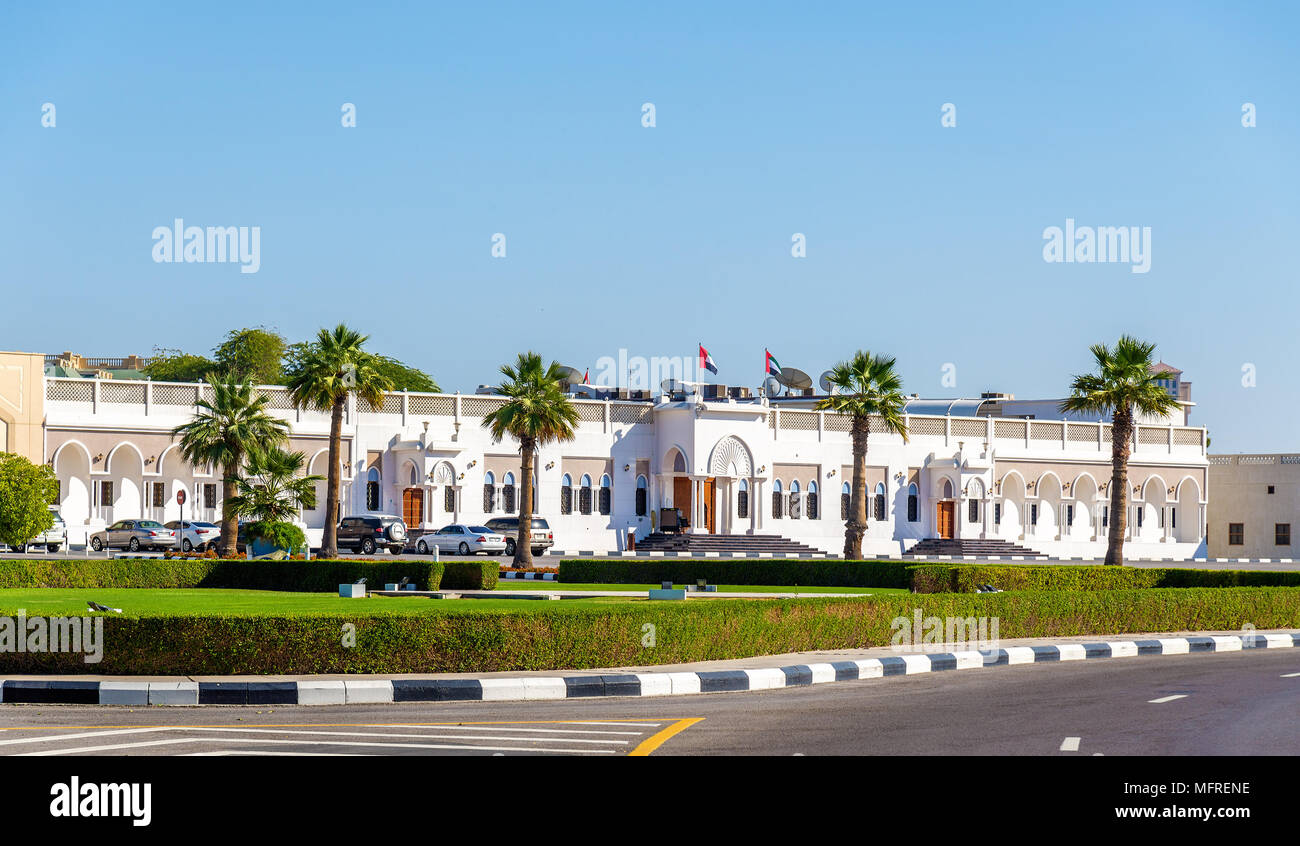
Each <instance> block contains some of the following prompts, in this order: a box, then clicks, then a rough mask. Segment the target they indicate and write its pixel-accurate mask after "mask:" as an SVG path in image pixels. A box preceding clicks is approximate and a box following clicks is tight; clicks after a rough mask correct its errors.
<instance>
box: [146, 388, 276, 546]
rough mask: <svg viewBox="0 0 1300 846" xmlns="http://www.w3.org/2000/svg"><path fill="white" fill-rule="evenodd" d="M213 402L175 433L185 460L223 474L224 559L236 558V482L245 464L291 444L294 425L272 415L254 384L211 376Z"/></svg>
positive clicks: (204, 403) (201, 406) (202, 402)
mask: <svg viewBox="0 0 1300 846" xmlns="http://www.w3.org/2000/svg"><path fill="white" fill-rule="evenodd" d="M208 385H209V386H210V387H211V389H212V395H213V396H212V399H211V400H206V399H205V400H200V401H199V404H198V410H197V411H196V413H195V415H194V419H193V420H191V421H190V422H188V423H183V424H181V425H180V426H177V427H176V428H175V429H173V430H172V437H173V438H176V437H179V438H180V439H181V455H182V456H183V457H184V458H185V460H186V461H188V462H189V463H190V464H192V465H194V466H198V467H203V466H208V465H212V466H219V467H221V469H222V481H221V498H222V500H223V505H222V509H221V547H220V552H221V555H222V556H224V557H233V556H234V554H235V552H236V548H237V541H238V533H239V515H237V514H236V513H235V510H234V509H233V508H229V507H226V505H225V503H228V502H229V501H230V500H231V498H232V497H234V496H235V492H236V481H237V479H238V478H239V473H240V470H241V469H242V468H243V464H244V460H245V459H246V458H247V457H249V456H250V455H253V454H255V453H257V452H259V451H261V450H265V449H268V448H269V447H271V446H274V445H277V444H281V443H285V442H287V441H288V439H289V424H287V423H285V422H284V421H283V420H281V419H280V418H278V417H275V416H274V415H272V414H270V413H268V412H267V410H266V404H267V398H266V397H265V396H262V395H260V394H258V393H257V391H256V390H254V388H253V385H252V383H251V382H248V381H240V380H238V379H236V378H235V377H234V376H232V375H230V374H226V375H225V376H223V377H221V378H217V377H216V376H212V377H209V379H208Z"/></svg>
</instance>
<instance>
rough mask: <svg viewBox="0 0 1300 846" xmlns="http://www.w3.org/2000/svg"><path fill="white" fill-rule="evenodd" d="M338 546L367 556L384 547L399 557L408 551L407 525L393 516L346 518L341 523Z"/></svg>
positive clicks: (371, 515)
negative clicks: (405, 550) (401, 553)
mask: <svg viewBox="0 0 1300 846" xmlns="http://www.w3.org/2000/svg"><path fill="white" fill-rule="evenodd" d="M338 545H339V547H340V548H342V549H350V550H352V551H353V552H361V553H364V554H366V555H369V554H371V553H372V552H374V551H375V550H376V549H378V548H380V547H383V548H385V549H387V550H388V551H389V552H391V553H393V554H394V555H397V554H398V553H399V552H401V551H402V550H404V549H406V524H405V523H403V522H402V518H401V517H396V516H394V515H392V514H365V515H362V516H359V517H344V518H343V521H342V522H341V523H339V532H338Z"/></svg>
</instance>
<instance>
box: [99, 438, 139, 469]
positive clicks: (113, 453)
mask: <svg viewBox="0 0 1300 846" xmlns="http://www.w3.org/2000/svg"><path fill="white" fill-rule="evenodd" d="M122 447H130V448H131V450H132V451H133V452H135V457H136V459H137V460H138V461H139V462H140V472H141V473H143V472H144V453H143V452H141V451H140V448H139V447H138V446H136V445H135V444H133V443H131V442H130V441H120V442H119V443H118V445H117V446H115V447H113V448H112V449H111V450H109V451H108V455H107V456H105V458H104V469H105V470H108V469H109V468H111V467H112V466H113V459H114V458H116V457H117V453H118V450H120V449H121V448H122ZM110 472H111V471H110Z"/></svg>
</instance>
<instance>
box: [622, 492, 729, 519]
mask: <svg viewBox="0 0 1300 846" xmlns="http://www.w3.org/2000/svg"><path fill="white" fill-rule="evenodd" d="M637 493H638V494H640V493H643V491H637ZM638 513H643V512H638ZM736 514H737V516H740V517H748V516H749V491H740V492H739V493H738V494H736Z"/></svg>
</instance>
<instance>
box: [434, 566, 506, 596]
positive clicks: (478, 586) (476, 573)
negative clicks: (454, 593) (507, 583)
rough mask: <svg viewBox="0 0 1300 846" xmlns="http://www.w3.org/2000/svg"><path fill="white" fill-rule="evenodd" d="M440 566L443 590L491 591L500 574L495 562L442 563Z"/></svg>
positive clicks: (499, 567)
mask: <svg viewBox="0 0 1300 846" xmlns="http://www.w3.org/2000/svg"><path fill="white" fill-rule="evenodd" d="M442 566H443V568H444V569H443V573H442V587H443V589H444V590H492V589H493V588H495V587H496V586H497V577H498V575H499V574H500V572H501V565H500V564H498V563H497V562H496V561H477V560H475V561H444V562H443V563H442Z"/></svg>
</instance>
